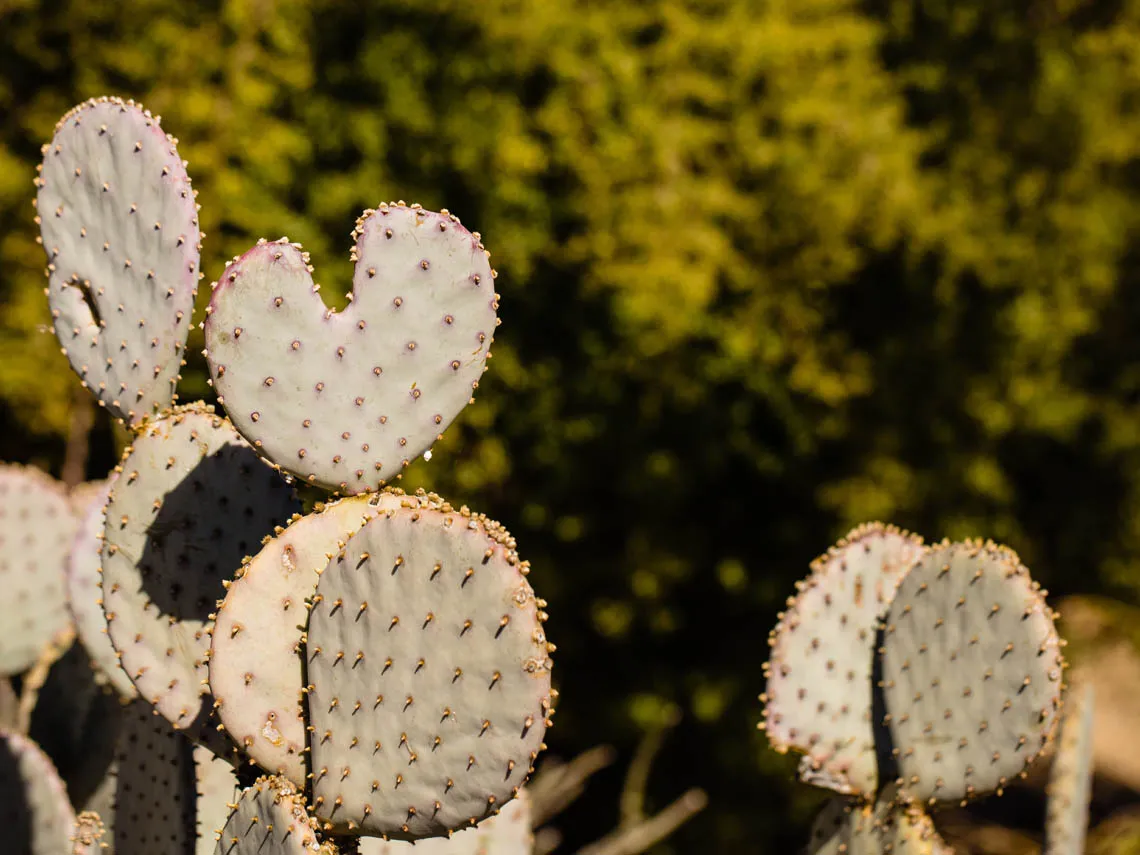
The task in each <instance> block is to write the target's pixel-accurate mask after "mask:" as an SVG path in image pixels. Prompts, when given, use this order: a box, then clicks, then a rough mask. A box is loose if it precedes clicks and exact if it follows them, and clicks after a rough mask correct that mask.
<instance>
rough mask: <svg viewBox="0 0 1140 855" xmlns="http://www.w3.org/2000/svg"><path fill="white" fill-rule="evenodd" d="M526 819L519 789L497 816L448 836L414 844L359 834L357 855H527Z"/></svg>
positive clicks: (530, 836)
mask: <svg viewBox="0 0 1140 855" xmlns="http://www.w3.org/2000/svg"><path fill="white" fill-rule="evenodd" d="M530 819H531V814H530V797H529V795H528V794H527V791H526V790H525V789H523V790H520V791H519V794H518V796H517V797H515V798H513V799H511V800H510V801H509V802H507V803H506V804H505V805H503V809H502V810H501V811H499V813H498V815H496V816H492V817H490V818H488V819H485V820H483V821H482V822H480V823H479V824H478V825H476V826H475V827H474V828H464V829H462V830H461V831H457V832H455V833H454V834H452V835H451V837H429V838H427V839H426V840H418V841H416V842H414V843H411V842H408V841H406V840H381V839H380V838H378V837H362V838H360V855H531V853H532V852H534V833H533V832H532V831H531V827H530Z"/></svg>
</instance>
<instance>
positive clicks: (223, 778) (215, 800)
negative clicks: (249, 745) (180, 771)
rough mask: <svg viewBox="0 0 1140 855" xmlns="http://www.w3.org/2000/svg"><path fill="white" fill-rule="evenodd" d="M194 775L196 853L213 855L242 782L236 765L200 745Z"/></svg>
mask: <svg viewBox="0 0 1140 855" xmlns="http://www.w3.org/2000/svg"><path fill="white" fill-rule="evenodd" d="M194 777H195V780H196V787H195V793H196V798H195V800H194V822H195V830H196V833H197V836H198V839H197V842H196V844H195V847H194V853H195V855H212V853H213V851H214V846H215V844H216V841H217V837H218V829H219V828H221V827H222V824H223V823H225V821H226V817H228V816H229V815H230V810H231V808H230V805H231V804H233V803H234V802H235V801H237V797H238V791H239V789H240V785H239V784H238V779H237V775H236V774H235V773H234V767H233V766H231V765H230V764H229V763H227V762H226V761H225V760H222V759H221V758H219V757H217V756H215V755H214V753H213V752H212V751H210V749H208V748H203V747H202V746H200V745H199V746H196V747H195V748H194Z"/></svg>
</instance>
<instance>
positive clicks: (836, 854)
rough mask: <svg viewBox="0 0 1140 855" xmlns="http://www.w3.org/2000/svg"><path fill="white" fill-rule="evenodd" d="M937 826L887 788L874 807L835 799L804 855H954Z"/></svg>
mask: <svg viewBox="0 0 1140 855" xmlns="http://www.w3.org/2000/svg"><path fill="white" fill-rule="evenodd" d="M953 852H954V850H953V849H951V848H950V847H949V846H947V845H946V843H945V841H943V839H942V838H941V837H940V836H939V834H938V832H937V831H936V830H935V829H934V823H933V822H931V820H930V817H929V816H927V814H926V813H924V812H923V810H922V809H921V808H920V807H918V806H917V805H914V804H908V803H906V802H902V801H900V800H899V799H898V791H897V789H896V788H894V787H888V788H887V790H886V791H885V792H884V793H883V794H882V795H881V796H880V797H879V799H878V801H876V802H875V803H874V804H873V805H872V804H867V803H865V802H859V801H857V800H855V799H846V798H841V797H837V798H833V799H832V800H831V801H829V802H828V803H827V804H826V805H824V807H823V810H822V811H820V814H819V816H818V817H816V820H815V823H814V824H813V825H812V829H811V839H810V841H809V843H808V846H807V849H806V850H805V855H882V853H892V855H953Z"/></svg>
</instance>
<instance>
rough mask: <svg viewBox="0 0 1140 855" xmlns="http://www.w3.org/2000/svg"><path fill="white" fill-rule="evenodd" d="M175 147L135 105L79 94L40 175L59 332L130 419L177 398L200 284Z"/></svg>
mask: <svg viewBox="0 0 1140 855" xmlns="http://www.w3.org/2000/svg"><path fill="white" fill-rule="evenodd" d="M175 142H176V141H175V140H174V139H173V138H172V137H170V136H168V135H167V134H165V133H163V131H162V128H161V127H159V123H158V118H157V117H155V116H152V115H151V114H150V113H149V112H147V111H146V110H144V109H143V108H142V107H141V106H139V105H138V104H135V103H133V102H130V101H127V102H124V101H120V100H118V99H115V98H100V99H98V100H92V101H87V102H85V103H83V104H80V105H79V106H78V107H76V108H75V109H73V110H71V111H70V112H69V113H68V114H67V115H66V116H64V117H63V118H62V119H60V121H59V124H58V125H56V129H55V136H54V137H53V138H52V141H51V142H50V143H49V144H48V145H46V146H44V149H43V154H44V160H43V164H42V166H41V167H40V173H39V177H38V178H37V179H36V185H37V187H38V188H39V190H38V193H37V197H36V207H37V210H38V216H37V218H36V219H37V222H38V223H39V225H40V233H41V235H42V238H43V245H44V250H45V252H46V253H47V257H48V288H47V294H48V302H49V303H50V305H51V312H52V319H53V324H54V326H55V333H56V336H57V337H58V338H59V341H60V344H61V345H62V346H63V352H64V353H65V354H67V358H68V360H69V361H70V362H71V367H72V368H73V369H74V370H75V371H76V373H78V374H79V376H80V378H82V380H83V384H84V386H86V387H87V388H88V389H90V390H91V391H92V392H93V393H94V394H95V397H96V398H97V399H98V400H99V403H100V404H101V405H103V406H105V407H107V408H108V409H109V410H110V411H111V412H112V413H113V414H114V415H115V416H117V417H118V418H121V419H125V420H126V421H127V422H130V423H132V424H135V423H138V422H140V421H142V420H143V419H144V418H146V417H148V416H150V415H152V414H154V413H156V412H158V411H160V410H162V409H164V408H166V407H168V406H169V405H170V403H171V402H172V401H173V400H174V386H175V384H176V383H177V380H178V370H179V365H180V362H181V360H182V352H183V350H184V348H185V345H186V336H187V334H188V333H189V330H190V315H191V311H192V310H193V307H194V295H195V292H196V291H197V288H198V278H199V275H198V252H199V242H200V233H199V230H198V206H197V204H196V203H195V201H194V192H193V191H192V190H191V188H190V179H189V177H188V176H187V175H186V167H185V165H184V164H183V162H182V160H181V159H180V158H179V156H178V151H177V149H176V148H175Z"/></svg>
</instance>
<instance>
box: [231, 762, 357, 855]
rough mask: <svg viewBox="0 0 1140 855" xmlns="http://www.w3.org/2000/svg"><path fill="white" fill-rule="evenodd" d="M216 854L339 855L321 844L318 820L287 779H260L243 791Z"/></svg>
mask: <svg viewBox="0 0 1140 855" xmlns="http://www.w3.org/2000/svg"><path fill="white" fill-rule="evenodd" d="M217 837H218V842H217V845H216V847H215V848H214V853H215V855H313V853H320V855H336V849H335V847H334V846H333V845H332V844H331V843H326V844H324V845H322V844H320V843H318V841H317V821H316V820H315V819H313V817H311V816H310V815H309V812H308V810H307V809H306V807H305V800H304V798H302V796H301V794H300V793H298V792H297V790H296V789H295V788H294V787H293V785H292V783H290V782H289V781H286V780H285V779H284V778H278V777H269V778H259V779H258V780H257V781H256V782H255V783H254V785H253V786H252V787H247V788H246V789H245V790H243V791H242V794H241V796H240V797H239V798H238V800H237V803H236V804H235V805H234V806H233V810H232V812H231V813H230V815H229V819H227V820H226V824H225V826H224V827H223V828H220V829H218V832H217Z"/></svg>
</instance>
